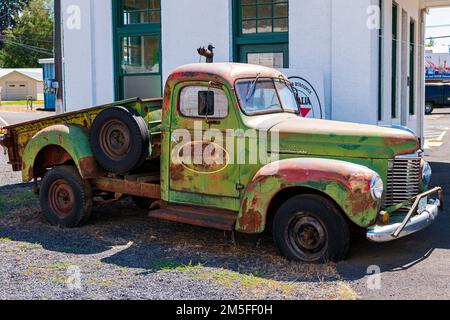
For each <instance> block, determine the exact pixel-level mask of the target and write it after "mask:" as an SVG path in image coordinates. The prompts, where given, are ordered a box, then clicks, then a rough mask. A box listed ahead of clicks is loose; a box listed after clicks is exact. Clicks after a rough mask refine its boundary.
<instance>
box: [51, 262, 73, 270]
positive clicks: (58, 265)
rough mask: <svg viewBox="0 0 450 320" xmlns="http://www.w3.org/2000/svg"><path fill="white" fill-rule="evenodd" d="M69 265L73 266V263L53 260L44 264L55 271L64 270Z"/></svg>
mask: <svg viewBox="0 0 450 320" xmlns="http://www.w3.org/2000/svg"><path fill="white" fill-rule="evenodd" d="M70 266H73V264H72V263H70V262H55V263H52V264H50V265H48V266H46V268H48V269H51V270H55V271H66V270H67V269H69V267H70Z"/></svg>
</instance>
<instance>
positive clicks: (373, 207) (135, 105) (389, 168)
mask: <svg viewBox="0 0 450 320" xmlns="http://www.w3.org/2000/svg"><path fill="white" fill-rule="evenodd" d="M298 101H299V100H298V95H297V94H296V91H295V89H294V88H293V86H292V85H291V83H290V82H289V81H288V79H287V78H286V76H284V75H283V74H282V73H280V72H279V71H276V70H274V69H270V68H265V67H260V66H253V65H244V64H229V63H214V64H193V65H187V66H183V67H180V68H178V69H176V70H175V71H173V73H172V74H171V75H170V77H169V78H168V80H167V83H166V87H165V92H164V98H163V99H153V100H140V99H137V98H136V99H130V100H125V101H120V102H117V103H113V104H109V105H103V106H99V107H95V108H91V109H87V110H82V111H77V112H72V113H67V114H62V115H58V116H54V117H51V118H47V119H42V120H37V121H33V122H28V123H23V124H19V125H15V126H10V127H7V128H6V129H7V133H6V136H5V137H4V139H3V141H2V144H3V145H4V146H5V147H6V148H7V149H8V154H9V160H10V163H11V165H12V167H13V169H14V170H16V171H22V177H23V181H31V180H33V181H34V183H35V187H34V189H35V191H36V193H38V194H39V197H40V203H41V207H42V212H43V214H44V215H45V217H46V218H47V219H48V220H49V221H50V222H51V223H53V224H55V225H58V226H60V227H78V226H81V225H83V224H84V223H86V222H87V221H88V220H89V216H90V214H91V210H92V207H93V205H94V204H95V202H94V201H93V199H96V200H98V199H99V198H101V199H102V201H114V200H118V199H120V198H121V197H122V196H132V197H133V198H134V200H135V202H136V204H137V205H138V206H139V207H142V208H144V209H147V210H150V213H149V215H150V217H154V218H160V219H166V220H170V221H176V222H182V223H187V224H192V225H197V226H202V227H210V228H215V229H219V230H227V231H237V232H241V233H244V234H258V233H262V232H264V231H265V230H266V229H269V228H270V229H271V230H272V233H273V237H274V241H275V243H276V245H277V247H278V249H279V250H280V252H281V253H282V254H283V255H284V256H286V257H287V258H289V259H291V260H294V261H303V262H322V261H330V260H332V261H339V260H342V259H345V257H346V256H347V254H348V252H349V248H350V235H349V231H350V230H351V229H355V228H356V229H359V230H364V231H365V232H366V234H367V238H368V239H369V240H371V241H375V242H387V241H392V240H395V239H398V238H401V237H404V236H407V235H410V234H412V233H415V232H417V231H419V230H422V229H424V228H425V227H427V226H428V225H430V224H431V223H432V222H433V221H434V220H435V218H436V216H437V215H438V212H439V208H440V206H441V203H442V198H441V197H442V190H441V188H434V189H429V185H430V179H431V168H430V165H429V164H428V163H427V162H425V161H424V159H423V157H422V155H423V154H422V152H421V150H420V144H419V140H418V138H417V137H416V136H415V135H414V134H412V133H411V132H409V131H407V130H399V129H393V128H383V127H377V126H371V125H362V124H355V123H345V122H335V121H327V120H318V119H306V118H302V117H301V116H300V115H299V104H298ZM210 130H213V132H214V137H209V138H206V135H207V132H209V133H211V132H210ZM198 131H200V132H198ZM249 132H250V134H249ZM251 132H257V133H258V134H259V135H260V136H262V138H258V135H252V134H251ZM199 133H200V134H199ZM198 134H199V135H198ZM222 135H223V136H226V139H227V141H228V140H229V139H230V141H231V144H228V143H227V144H226V146H223V144H221V143H220V139H221V136H222ZM185 136H187V138H186V137H185ZM192 136H193V137H194V138H193V139H192V140H189V138H190V137H192ZM182 138H183V139H182ZM185 139H186V140H185ZM182 141H188V142H186V143H183V144H182V145H181V142H182ZM255 145H256V146H257V147H259V153H260V156H262V157H263V158H264V157H267V159H268V161H267V162H266V163H263V162H261V161H258V162H251V161H249V160H248V159H250V158H252V157H254V156H255V155H256V154H257V153H258V152H255V151H254V149H252V146H255ZM218 146H220V147H218ZM238 146H241V147H243V148H242V149H239V148H238ZM192 149H193V150H194V154H195V156H196V155H197V154H199V155H200V159H198V160H199V161H189V160H190V159H191V158H190V157H189V156H188V155H189V154H190V152H191V151H192ZM196 149H197V151H196ZM198 151H200V152H199V153H198ZM233 154H234V157H233ZM191 155H192V154H191ZM236 156H239V157H241V159H245V161H242V162H240V161H232V159H235V157H236ZM217 159H218V160H219V161H217ZM221 159H222V160H223V161H220V160H221ZM211 160H214V161H211ZM433 195H437V196H439V197H433Z"/></svg>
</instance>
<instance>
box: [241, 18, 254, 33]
mask: <svg viewBox="0 0 450 320" xmlns="http://www.w3.org/2000/svg"><path fill="white" fill-rule="evenodd" d="M242 33H243V34H251V33H256V20H248V21H243V22H242Z"/></svg>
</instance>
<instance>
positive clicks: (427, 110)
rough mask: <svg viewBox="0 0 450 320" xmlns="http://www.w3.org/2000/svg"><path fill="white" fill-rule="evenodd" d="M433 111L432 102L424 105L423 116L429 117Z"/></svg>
mask: <svg viewBox="0 0 450 320" xmlns="http://www.w3.org/2000/svg"><path fill="white" fill-rule="evenodd" d="M433 111H434V104H433V103H432V102H427V103H425V114H426V115H430V114H432V113H433Z"/></svg>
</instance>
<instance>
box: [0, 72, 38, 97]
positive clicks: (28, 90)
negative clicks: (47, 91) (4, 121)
mask: <svg viewBox="0 0 450 320" xmlns="http://www.w3.org/2000/svg"><path fill="white" fill-rule="evenodd" d="M29 96H30V97H32V99H33V100H44V82H43V79H42V69H1V68H0V100H2V101H13V100H27V97H29Z"/></svg>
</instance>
